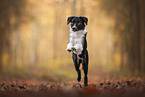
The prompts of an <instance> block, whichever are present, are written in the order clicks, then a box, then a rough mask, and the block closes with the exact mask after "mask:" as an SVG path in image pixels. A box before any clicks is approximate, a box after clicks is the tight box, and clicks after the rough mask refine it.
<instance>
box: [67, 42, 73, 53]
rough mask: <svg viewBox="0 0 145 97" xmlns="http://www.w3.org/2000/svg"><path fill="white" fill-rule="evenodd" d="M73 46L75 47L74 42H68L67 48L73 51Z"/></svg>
mask: <svg viewBox="0 0 145 97" xmlns="http://www.w3.org/2000/svg"><path fill="white" fill-rule="evenodd" d="M72 47H73V45H72V43H68V44H67V48H66V50H67V51H69V52H71V51H72Z"/></svg>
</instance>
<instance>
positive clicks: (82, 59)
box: [67, 16, 89, 86]
mask: <svg viewBox="0 0 145 97" xmlns="http://www.w3.org/2000/svg"><path fill="white" fill-rule="evenodd" d="M70 22H71V27H73V26H74V25H76V28H75V29H73V31H79V30H84V28H85V24H86V25H87V22H88V19H87V18H86V17H81V16H80V17H76V16H72V17H69V18H68V20H67V24H69V23H70ZM86 36H87V34H85V37H84V39H83V51H82V54H80V55H77V54H75V53H74V52H72V59H73V62H74V66H75V69H76V71H77V74H78V78H77V81H78V82H80V81H81V70H80V69H79V67H80V64H81V63H82V69H83V71H84V86H87V85H88V77H87V74H88V62H89V58H88V50H87V40H86Z"/></svg>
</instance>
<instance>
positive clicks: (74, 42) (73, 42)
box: [66, 27, 87, 55]
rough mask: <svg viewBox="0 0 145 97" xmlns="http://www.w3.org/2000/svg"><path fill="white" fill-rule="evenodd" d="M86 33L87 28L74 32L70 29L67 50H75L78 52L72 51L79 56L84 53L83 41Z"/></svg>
mask: <svg viewBox="0 0 145 97" xmlns="http://www.w3.org/2000/svg"><path fill="white" fill-rule="evenodd" d="M86 33H87V31H86V28H85V29H84V30H80V31H75V32H74V31H73V30H72V28H71V27H70V39H69V43H68V44H67V49H66V50H72V48H75V49H76V50H72V51H73V52H74V53H75V54H77V55H79V54H81V53H82V51H83V41H84V40H83V39H84V37H85V34H86Z"/></svg>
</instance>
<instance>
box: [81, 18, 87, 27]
mask: <svg viewBox="0 0 145 97" xmlns="http://www.w3.org/2000/svg"><path fill="white" fill-rule="evenodd" d="M80 18H82V19H83V21H84V22H85V23H86V25H87V24H88V18H86V17H82V16H80Z"/></svg>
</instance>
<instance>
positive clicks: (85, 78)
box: [82, 50, 88, 86]
mask: <svg viewBox="0 0 145 97" xmlns="http://www.w3.org/2000/svg"><path fill="white" fill-rule="evenodd" d="M82 64H83V65H82V66H83V70H84V86H88V76H87V75H88V51H87V50H86V51H85V54H84V55H83V63H82Z"/></svg>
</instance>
